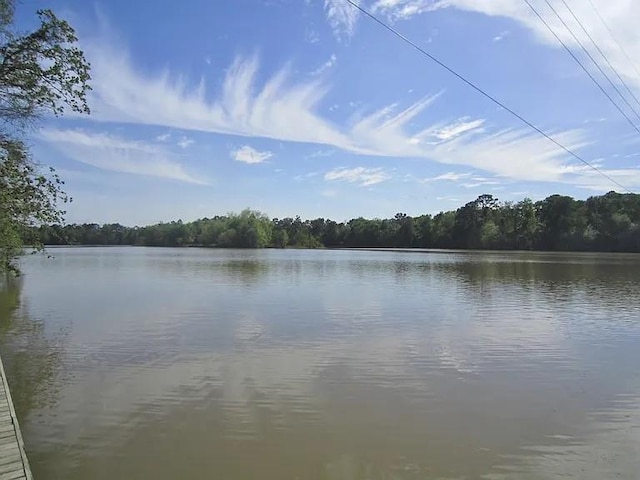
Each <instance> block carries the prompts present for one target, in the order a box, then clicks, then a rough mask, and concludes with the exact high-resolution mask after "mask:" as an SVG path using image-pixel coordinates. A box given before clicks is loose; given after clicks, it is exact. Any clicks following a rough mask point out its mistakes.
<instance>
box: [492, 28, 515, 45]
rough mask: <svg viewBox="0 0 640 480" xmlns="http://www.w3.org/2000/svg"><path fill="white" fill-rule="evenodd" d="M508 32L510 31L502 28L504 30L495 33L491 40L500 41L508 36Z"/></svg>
mask: <svg viewBox="0 0 640 480" xmlns="http://www.w3.org/2000/svg"><path fill="white" fill-rule="evenodd" d="M510 34H511V32H510V31H509V30H504V31H502V32H500V33H499V34H498V35H496V36H495V37H493V39H492V41H493V42H501V41H502V40H504V39H505V38H506V37H508V36H509V35H510Z"/></svg>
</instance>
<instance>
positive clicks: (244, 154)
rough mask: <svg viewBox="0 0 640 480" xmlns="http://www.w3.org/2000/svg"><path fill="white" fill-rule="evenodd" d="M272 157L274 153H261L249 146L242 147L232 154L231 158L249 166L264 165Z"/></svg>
mask: <svg viewBox="0 0 640 480" xmlns="http://www.w3.org/2000/svg"><path fill="white" fill-rule="evenodd" d="M271 157H273V153H272V152H267V151H264V152H261V151H259V150H256V149H255V148H253V147H250V146H249V145H244V146H243V147H240V148H238V149H236V150H233V151H232V152H231V158H233V159H234V160H236V161H238V162H243V163H249V164H255V163H262V162H264V161H266V160H268V159H270V158H271Z"/></svg>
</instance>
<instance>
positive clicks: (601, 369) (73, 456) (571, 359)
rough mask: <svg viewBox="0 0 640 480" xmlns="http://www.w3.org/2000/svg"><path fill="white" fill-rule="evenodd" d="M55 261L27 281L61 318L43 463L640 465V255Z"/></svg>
mask: <svg viewBox="0 0 640 480" xmlns="http://www.w3.org/2000/svg"><path fill="white" fill-rule="evenodd" d="M110 256H113V257H115V259H114V262H113V264H111V263H110V261H109V257H110ZM57 257H58V260H57V261H56V262H48V263H45V262H42V261H37V260H31V261H30V262H29V263H28V265H26V269H27V276H26V283H25V287H24V294H23V297H24V301H25V302H27V304H28V305H29V306H30V308H29V310H30V312H31V314H32V316H33V318H43V319H44V325H45V327H46V328H45V330H44V331H45V332H49V331H58V330H59V329H60V328H61V327H62V326H64V325H67V326H68V335H66V336H65V348H64V350H59V354H61V355H62V360H61V362H62V365H63V367H64V370H65V371H69V372H71V373H72V376H70V377H69V378H68V379H67V380H66V381H63V382H60V383H59V385H60V392H59V393H58V395H57V396H56V398H57V399H58V401H57V403H56V405H55V408H53V409H50V410H47V409H42V408H39V409H36V410H37V418H38V421H35V420H34V414H33V413H31V414H30V415H27V421H28V423H29V427H30V428H29V430H28V432H29V433H28V438H27V444H28V446H30V448H31V449H32V450H33V451H35V452H36V453H37V455H35V457H34V458H35V461H34V470H35V471H36V474H37V476H38V477H39V478H69V479H74V478H83V479H87V478H95V479H101V478H160V479H162V478H167V479H169V478H202V477H205V478H209V477H212V478H228V479H234V478H238V479H246V478H256V479H257V478H260V479H265V478H266V479H270V478H273V479H282V478H303V479H307V478H309V479H345V480H346V479H360V478H362V479H383V478H384V479H387V478H394V479H418V478H420V479H423V478H482V477H483V476H484V477H485V478H514V477H517V478H524V479H537V478H556V477H557V476H558V475H559V474H560V473H572V474H575V473H576V472H579V471H580V469H581V468H585V467H588V465H587V464H586V463H585V462H586V461H587V460H586V459H587V458H588V456H589V455H590V454H592V453H594V452H596V451H610V452H613V451H614V449H618V448H619V447H620V446H621V445H623V444H625V445H627V447H626V448H620V450H619V452H620V453H617V454H616V455H613V454H612V455H610V456H609V457H608V460H607V461H608V463H609V467H607V468H604V469H602V468H599V467H598V468H595V467H594V468H593V469H592V470H589V472H590V474H591V473H593V474H594V475H595V474H596V473H600V474H601V476H600V477H596V476H593V478H634V477H633V475H635V471H636V470H637V469H639V468H640V464H639V463H638V460H637V458H638V456H637V455H634V454H633V451H634V449H635V451H637V449H638V448H640V439H638V438H637V435H636V434H635V433H634V432H636V431H637V425H638V424H637V416H634V415H632V414H629V411H630V410H632V408H633V406H634V405H635V404H636V403H637V401H636V399H637V398H638V392H640V371H639V370H638V369H637V365H639V364H640V349H638V348H637V344H638V340H639V333H640V332H639V328H638V318H639V317H640V283H639V282H640V280H638V279H636V278H635V277H634V276H633V275H632V273H631V272H633V271H634V270H635V271H637V267H638V266H640V259H639V258H638V257H624V260H621V259H620V258H619V257H617V256H615V255H614V256H604V257H602V258H595V257H589V256H580V255H578V256H570V255H564V256H545V255H541V254H509V255H506V256H505V255H504V254H503V255H501V256H497V255H494V254H482V253H478V254H457V253H454V254H435V255H430V254H426V255H424V254H408V253H402V252H400V253H397V252H389V253H381V252H375V253H373V252H308V251H264V252H263V251H253V252H241V251H218V250H197V249H182V250H178V249H176V250H163V249H95V250H93V252H87V251H86V250H83V251H78V250H76V249H69V250H65V251H63V252H61V253H60V254H58V255H57ZM96 258H98V260H96ZM616 272H618V273H617V274H616ZM603 279H604V280H603ZM18 310H20V309H18ZM14 311H16V309H15V308H14ZM63 319H64V320H63ZM46 335H49V334H48V333H47V334H46ZM47 338H50V337H49V336H47ZM33 348H34V349H35V350H36V351H38V350H40V351H42V352H44V353H46V352H49V351H50V350H51V348H52V346H51V345H47V344H46V343H42V344H34V345H33ZM26 375H27V376H28V375H31V374H30V373H27V374H26ZM57 378H58V379H59V377H57ZM634 402H636V403H634ZM625 415H631V416H625ZM605 445H608V447H606V448H609V450H606V449H605ZM602 449H605V450H602ZM547 460H548V462H547ZM543 466H544V467H543ZM614 474H617V475H618V477H615V475H614ZM584 478H589V477H586V476H585V477H584Z"/></svg>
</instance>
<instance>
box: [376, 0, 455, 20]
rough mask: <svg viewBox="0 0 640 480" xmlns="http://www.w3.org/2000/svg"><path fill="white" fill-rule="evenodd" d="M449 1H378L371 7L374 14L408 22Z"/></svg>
mask: <svg viewBox="0 0 640 480" xmlns="http://www.w3.org/2000/svg"><path fill="white" fill-rule="evenodd" d="M447 1H448V0H377V1H375V2H374V3H373V5H372V6H371V10H372V12H374V13H382V14H384V15H386V16H387V17H389V18H391V19H394V20H408V19H410V18H411V17H413V16H415V15H419V14H421V13H425V12H431V11H433V10H437V9H439V8H442V7H443V6H444V5H446V3H447Z"/></svg>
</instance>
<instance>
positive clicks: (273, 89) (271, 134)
mask: <svg viewBox="0 0 640 480" xmlns="http://www.w3.org/2000/svg"><path fill="white" fill-rule="evenodd" d="M451 1H454V0H451ZM456 1H458V0H456ZM85 50H86V52H87V55H88V57H89V60H90V61H91V63H92V76H93V88H94V90H93V91H92V92H91V97H90V102H91V105H92V111H93V114H92V115H91V117H89V121H99V122H100V121H102V122H119V123H133V124H143V125H156V126H163V127H166V128H175V129H180V130H183V131H185V130H192V131H202V132H210V133H219V134H231V135H238V136H245V137H256V138H269V139H276V140H280V141H290V142H300V143H309V144H316V145H323V146H326V147H331V148H336V149H339V150H342V151H346V152H349V153H354V154H364V155H371V156H381V157H395V158H424V159H428V160H431V161H435V162H439V163H443V164H448V165H464V166H467V167H472V168H474V169H479V170H483V171H485V172H489V173H492V174H494V175H497V176H500V177H505V178H510V179H513V180H528V181H546V182H564V183H570V184H575V180H576V179H575V175H573V176H569V172H567V171H566V166H567V165H568V164H570V163H571V160H572V159H571V157H570V156H569V155H568V154H567V153H566V152H565V151H563V150H562V149H560V148H558V147H557V146H556V145H554V144H553V143H551V142H549V141H548V140H547V139H545V138H543V137H541V136H540V135H538V134H537V133H536V132H533V131H531V130H529V129H526V128H524V127H522V128H503V129H497V128H496V127H495V126H494V127H491V126H489V125H488V124H487V122H486V121H485V120H484V119H472V118H468V117H462V118H459V119H457V120H454V121H449V122H443V121H440V122H437V123H435V124H434V123H427V122H426V121H425V120H424V118H425V116H426V112H427V110H428V109H429V107H430V106H431V105H432V104H433V103H434V102H436V101H437V100H438V98H439V97H440V96H441V95H442V92H441V93H438V94H435V95H432V96H429V97H426V98H423V99H421V100H419V101H417V102H414V103H412V104H410V105H408V106H406V107H404V108H401V107H399V106H398V105H388V106H383V107H381V108H379V109H377V110H375V111H372V112H369V113H366V112H365V113H364V114H363V113H362V112H358V113H359V116H358V117H352V118H351V119H348V120H347V121H346V122H345V123H344V124H341V125H339V124H336V123H334V122H333V121H331V120H329V119H328V118H326V117H324V116H323V115H322V114H321V113H320V112H321V111H322V108H321V107H322V103H323V101H324V99H325V97H326V94H327V93H328V87H327V86H326V85H325V83H324V82H322V81H321V80H320V79H319V78H312V79H310V78H309V77H308V76H305V78H304V80H302V81H292V80H291V75H292V74H291V70H290V69H289V68H283V69H280V70H278V71H276V72H275V73H274V74H273V75H272V76H271V77H267V79H266V81H265V82H263V83H260V82H259V81H258V79H257V77H258V75H257V72H258V67H259V62H258V59H257V57H250V58H240V57H239V58H237V59H236V60H235V61H234V62H233V63H232V65H231V66H230V67H229V68H228V69H227V70H226V74H225V77H224V79H223V81H222V86H221V89H220V91H219V92H217V93H216V92H209V91H208V90H207V88H206V85H205V84H204V83H203V82H200V83H199V84H198V85H196V86H193V87H190V86H189V84H188V82H186V81H185V80H184V79H180V78H179V77H175V76H172V75H171V74H169V73H166V72H165V73H164V74H159V75H153V74H149V73H144V74H143V73H141V72H139V71H138V70H136V68H135V67H134V66H133V65H132V63H131V62H130V61H129V59H128V57H127V56H126V55H123V53H122V52H123V51H126V49H122V48H121V49H117V50H116V49H114V47H113V46H112V45H110V46H107V43H105V42H100V43H95V44H89V45H87V47H86V48H85ZM420 124H422V125H421V126H417V125H420ZM548 133H549V134H550V135H552V136H553V137H554V138H555V139H556V140H557V141H558V142H560V143H562V144H564V145H565V146H566V147H567V148H569V149H572V150H574V151H579V149H580V148H582V147H584V146H585V145H587V144H588V141H587V140H586V138H587V135H586V132H584V131H582V130H556V131H553V130H549V132H548ZM631 178H635V177H631ZM588 183H589V184H590V183H591V182H588ZM638 185H640V184H637V185H627V186H628V187H629V188H633V187H636V186H638Z"/></svg>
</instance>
